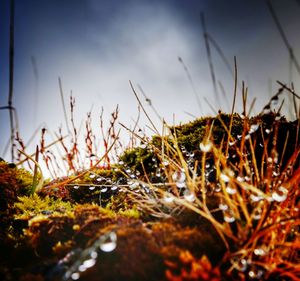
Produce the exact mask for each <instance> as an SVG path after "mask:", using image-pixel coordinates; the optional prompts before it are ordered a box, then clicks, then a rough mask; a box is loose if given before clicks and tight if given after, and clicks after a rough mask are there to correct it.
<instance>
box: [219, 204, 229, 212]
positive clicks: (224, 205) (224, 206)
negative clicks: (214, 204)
mask: <svg viewBox="0 0 300 281" xmlns="http://www.w3.org/2000/svg"><path fill="white" fill-rule="evenodd" d="M219 209H220V210H222V211H226V210H228V205H226V204H225V203H220V204H219Z"/></svg>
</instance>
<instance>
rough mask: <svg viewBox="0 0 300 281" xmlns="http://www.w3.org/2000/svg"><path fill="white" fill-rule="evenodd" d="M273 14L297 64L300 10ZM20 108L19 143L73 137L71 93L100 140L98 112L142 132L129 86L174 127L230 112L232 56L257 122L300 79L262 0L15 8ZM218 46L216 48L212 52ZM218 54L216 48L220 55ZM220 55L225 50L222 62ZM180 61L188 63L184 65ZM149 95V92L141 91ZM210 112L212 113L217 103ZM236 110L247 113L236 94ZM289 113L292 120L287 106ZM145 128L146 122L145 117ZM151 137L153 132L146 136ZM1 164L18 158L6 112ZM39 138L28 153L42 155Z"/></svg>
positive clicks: (4, 51)
mask: <svg viewBox="0 0 300 281" xmlns="http://www.w3.org/2000/svg"><path fill="white" fill-rule="evenodd" d="M271 3H272V7H273V9H274V11H275V13H276V15H277V18H278V20H279V21H280V24H281V25H282V28H283V30H284V33H285V36H286V37H287V39H288V42H289V44H290V46H291V47H292V48H293V52H294V55H295V58H296V59H297V57H298V56H300V54H299V47H300V37H299V27H300V18H299V13H300V3H299V1H297V0H289V1H284V0H273V1H272V2H271ZM201 12H202V13H203V14H204V16H205V24H206V30H207V33H208V34H209V36H210V39H211V40H210V41H209V46H210V53H211V61H212V63H213V69H214V75H215V80H216V87H214V84H213V83H212V77H211V69H210V67H209V61H208V56H207V48H206V45H205V39H204V36H203V25H202V24H201V19H200V13H201ZM9 15H10V2H9V1H8V0H2V1H1V2H0V38H1V40H0V93H1V95H0V106H6V105H7V101H8V93H9V86H8V85H9V83H8V81H9V68H8V62H9V21H10V16H9ZM14 30H15V60H14V67H15V70H14V89H13V100H12V102H13V106H14V107H15V108H16V110H17V114H18V119H19V131H20V136H21V137H22V139H23V140H24V143H28V141H29V140H30V139H31V137H32V136H33V134H34V131H35V130H36V129H37V128H41V127H46V128H47V130H48V131H51V132H55V131H56V132H57V131H58V128H59V127H62V131H63V133H67V128H66V125H65V117H64V111H63V106H62V101H61V93H60V88H59V82H58V78H59V77H60V79H61V86H62V90H63V97H64V101H65V107H66V113H67V118H68V119H69V118H70V106H69V100H70V95H71V93H72V96H73V97H74V98H75V113H74V121H75V124H76V126H78V127H80V124H82V120H85V119H86V116H87V112H89V111H91V112H92V115H91V116H92V120H93V124H94V125H93V126H95V130H96V131H97V130H98V132H99V133H100V126H99V123H100V113H101V108H102V107H103V108H104V115H103V120H104V122H106V121H107V123H109V118H110V114H111V112H112V111H113V110H114V109H115V107H116V106H117V105H119V109H120V114H119V120H120V122H122V123H124V124H126V125H127V126H128V127H132V126H133V125H134V122H135V121H134V120H136V118H137V115H138V103H137V100H136V98H135V96H134V94H133V93H132V90H131V87H130V84H129V80H131V82H132V84H133V86H134V87H135V89H136V91H137V93H138V94H139V96H140V99H141V101H142V103H143V104H144V106H145V108H146V110H147V111H148V113H149V115H150V117H151V119H152V120H153V122H154V123H155V124H157V126H158V127H160V128H161V125H160V121H159V118H158V117H157V115H156V114H155V112H154V111H153V107H154V108H155V110H156V111H157V112H158V114H159V115H160V116H162V117H163V118H165V120H166V121H167V122H168V123H169V124H173V123H175V124H178V123H180V122H187V121H190V120H193V119H194V118H195V117H200V116H204V115H213V114H215V111H217V110H218V109H221V110H222V111H224V112H230V111H231V104H232V99H233V89H234V79H233V76H232V72H233V66H234V56H236V59H237V66H238V80H239V84H240V85H241V82H242V81H245V84H246V86H247V87H248V88H249V91H248V92H249V94H248V95H249V105H250V103H251V101H252V100H253V98H257V101H256V104H255V107H254V110H253V114H255V113H259V112H260V111H261V109H262V108H263V106H264V105H265V104H266V103H267V102H268V101H269V99H270V98H271V96H272V95H274V94H275V93H276V90H277V89H278V88H279V86H278V84H277V83H276V80H280V81H281V82H283V83H286V84H289V85H290V83H291V81H294V86H295V89H296V91H297V88H299V82H298V81H299V78H298V77H299V73H298V72H297V70H296V68H295V67H294V65H293V63H292V61H291V56H290V53H289V51H288V49H287V47H286V45H285V43H284V41H283V39H282V36H281V34H280V32H279V29H278V27H277V26H276V23H275V21H274V18H273V17H272V14H271V12H270V8H269V6H268V5H267V2H266V1H262V0H244V1H240V0H227V1H223V0H201V1H200V0H189V1H183V0H163V1H162V0H122V1H121V0H101V1H98V0H15V21H14ZM214 43H217V45H216V44H214ZM216 47H217V48H216ZM218 47H219V48H220V49H221V51H222V55H223V56H224V57H225V58H226V61H227V64H226V63H225V61H224V58H222V56H221V55H220V53H219V51H220V50H219V51H218ZM179 58H180V59H179ZM141 89H142V90H143V93H142V91H141ZM209 104H210V105H209ZM236 111H238V112H241V111H242V105H241V89H240V88H238V99H237V107H236ZM285 114H286V115H287V116H288V117H289V118H291V119H293V118H295V116H293V114H294V113H293V109H292V108H291V107H290V105H289V103H288V102H286V106H285ZM139 125H140V126H141V127H142V128H146V127H147V125H149V122H148V120H147V119H146V118H145V116H144V115H143V114H141V117H140V120H139ZM146 130H147V129H146ZM0 135H1V138H0V156H1V157H4V158H6V159H8V160H9V159H10V150H9V149H7V144H8V143H9V138H10V126H9V113H8V111H7V110H1V111H0ZM39 138H40V133H38V134H37V135H35V136H34V140H33V141H32V142H31V143H30V145H29V148H28V151H29V152H34V144H36V143H37V142H38V140H39Z"/></svg>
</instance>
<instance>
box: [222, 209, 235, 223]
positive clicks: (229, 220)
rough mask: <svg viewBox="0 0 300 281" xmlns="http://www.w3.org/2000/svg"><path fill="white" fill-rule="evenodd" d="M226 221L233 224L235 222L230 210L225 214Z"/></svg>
mask: <svg viewBox="0 0 300 281" xmlns="http://www.w3.org/2000/svg"><path fill="white" fill-rule="evenodd" d="M224 221H225V222H228V223H233V222H234V221H235V217H234V216H233V215H232V212H231V211H230V210H227V211H226V212H224Z"/></svg>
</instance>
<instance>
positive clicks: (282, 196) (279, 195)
mask: <svg viewBox="0 0 300 281" xmlns="http://www.w3.org/2000/svg"><path fill="white" fill-rule="evenodd" d="M287 194H288V190H287V189H286V188H285V187H283V186H280V187H278V189H277V190H276V191H274V192H273V193H272V198H273V199H274V201H276V202H283V201H285V200H286V198H287Z"/></svg>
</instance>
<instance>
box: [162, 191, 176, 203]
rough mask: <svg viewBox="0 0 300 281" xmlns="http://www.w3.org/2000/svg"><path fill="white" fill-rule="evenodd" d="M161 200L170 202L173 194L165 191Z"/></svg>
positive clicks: (172, 199)
mask: <svg viewBox="0 0 300 281" xmlns="http://www.w3.org/2000/svg"><path fill="white" fill-rule="evenodd" d="M163 200H164V201H165V202H166V203H172V202H173V201H174V196H173V195H171V194H169V193H167V194H165V196H164V198H163Z"/></svg>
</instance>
